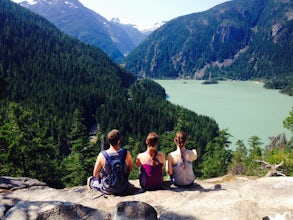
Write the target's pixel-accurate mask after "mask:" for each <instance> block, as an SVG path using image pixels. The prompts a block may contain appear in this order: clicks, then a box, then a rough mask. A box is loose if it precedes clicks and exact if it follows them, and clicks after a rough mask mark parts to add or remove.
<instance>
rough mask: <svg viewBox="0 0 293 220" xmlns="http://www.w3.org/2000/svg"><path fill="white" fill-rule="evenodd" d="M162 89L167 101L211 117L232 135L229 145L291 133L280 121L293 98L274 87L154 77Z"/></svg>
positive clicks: (287, 114) (267, 140)
mask: <svg viewBox="0 0 293 220" xmlns="http://www.w3.org/2000/svg"><path fill="white" fill-rule="evenodd" d="M156 82H158V83H159V84H160V85H161V86H162V87H164V88H165V90H166V93H167V95H168V100H169V101H170V102H171V103H174V104H178V105H181V106H183V107H185V108H187V109H190V110H192V111H194V112H196V113H198V114H201V115H206V116H209V117H212V118H214V119H215V120H216V121H217V123H218V124H219V127H220V129H228V132H229V133H230V134H231V135H232V136H233V137H232V138H230V141H231V142H232V145H231V148H232V149H235V143H236V141H237V140H243V141H244V143H245V144H246V146H248V145H247V144H248V139H249V138H250V137H252V136H258V137H259V138H260V139H261V141H262V142H263V143H264V144H263V147H264V146H265V145H267V144H268V143H269V137H272V136H277V135H279V134H281V133H285V134H286V137H287V139H289V137H291V136H292V133H291V132H290V131H289V130H287V129H285V128H284V127H283V120H284V119H285V118H286V117H288V116H289V112H290V111H291V109H292V107H293V97H290V96H287V95H284V94H281V93H279V91H277V90H268V89H264V88H263V85H262V84H260V83H257V82H253V81H221V82H219V84H213V85H204V84H202V82H201V81H198V80H156Z"/></svg>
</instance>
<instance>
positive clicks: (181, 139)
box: [174, 131, 187, 169]
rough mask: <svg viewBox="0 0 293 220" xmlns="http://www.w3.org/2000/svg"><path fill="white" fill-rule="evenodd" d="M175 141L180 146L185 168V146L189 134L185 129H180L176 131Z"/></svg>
mask: <svg viewBox="0 0 293 220" xmlns="http://www.w3.org/2000/svg"><path fill="white" fill-rule="evenodd" d="M174 141H175V143H176V145H177V146H179V148H180V156H181V159H182V162H183V169H185V158H184V153H183V148H184V146H185V144H186V141H187V136H186V134H185V133H184V132H183V131H178V132H177V133H176V136H175V138H174Z"/></svg>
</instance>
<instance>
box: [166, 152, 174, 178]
mask: <svg viewBox="0 0 293 220" xmlns="http://www.w3.org/2000/svg"><path fill="white" fill-rule="evenodd" d="M172 161H173V158H172V156H171V155H170V154H169V155H168V158H167V166H166V172H167V174H168V175H169V176H171V175H172V174H173V169H172Z"/></svg>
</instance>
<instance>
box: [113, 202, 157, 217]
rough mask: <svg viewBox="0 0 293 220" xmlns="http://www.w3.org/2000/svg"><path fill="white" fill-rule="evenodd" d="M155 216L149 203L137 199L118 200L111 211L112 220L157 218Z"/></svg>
mask: <svg viewBox="0 0 293 220" xmlns="http://www.w3.org/2000/svg"><path fill="white" fill-rule="evenodd" d="M157 216H158V214H157V211H156V210H155V209H154V208H153V207H152V206H151V205H149V204H147V203H145V202H139V201H126V202H119V203H118V204H117V206H116V207H115V209H114V210H113V213H112V219H113V220H144V219H146V220H157V219H158V217H157Z"/></svg>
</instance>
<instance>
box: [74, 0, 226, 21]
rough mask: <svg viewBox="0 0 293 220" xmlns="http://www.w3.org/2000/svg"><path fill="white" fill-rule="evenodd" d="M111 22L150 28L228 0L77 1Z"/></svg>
mask: <svg viewBox="0 0 293 220" xmlns="http://www.w3.org/2000/svg"><path fill="white" fill-rule="evenodd" d="M79 1H80V2H81V3H82V4H83V5H84V6H86V7H87V8H90V9H92V10H94V11H95V12H97V13H98V14H100V15H101V16H103V17H104V18H106V19H107V20H111V19H112V18H113V17H118V18H119V19H120V22H121V23H124V24H136V25H138V26H150V25H153V24H154V23H156V22H161V21H169V20H171V19H173V18H176V17H179V16H181V15H187V14H190V13H193V12H200V11H205V10H207V9H209V8H211V7H213V6H215V5H218V4H220V3H223V2H226V1H228V0H79Z"/></svg>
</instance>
